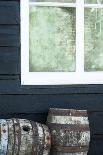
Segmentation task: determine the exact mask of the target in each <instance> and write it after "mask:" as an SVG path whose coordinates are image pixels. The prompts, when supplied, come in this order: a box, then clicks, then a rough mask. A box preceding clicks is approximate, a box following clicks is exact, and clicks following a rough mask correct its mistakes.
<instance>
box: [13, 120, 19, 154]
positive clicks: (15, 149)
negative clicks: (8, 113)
mask: <svg viewBox="0 0 103 155" xmlns="http://www.w3.org/2000/svg"><path fill="white" fill-rule="evenodd" d="M12 121H13V128H14V146H13V154H19V152H20V145H21V128H20V123H19V120H18V119H16V118H14V119H12Z"/></svg>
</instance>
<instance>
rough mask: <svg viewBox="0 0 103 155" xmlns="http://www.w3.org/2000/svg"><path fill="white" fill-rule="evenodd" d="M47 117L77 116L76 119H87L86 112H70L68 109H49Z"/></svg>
mask: <svg viewBox="0 0 103 155" xmlns="http://www.w3.org/2000/svg"><path fill="white" fill-rule="evenodd" d="M49 115H55V116H77V117H88V113H87V111H86V110H72V109H71V110H70V109H66V110H64V109H52V108H51V109H50V110H49Z"/></svg>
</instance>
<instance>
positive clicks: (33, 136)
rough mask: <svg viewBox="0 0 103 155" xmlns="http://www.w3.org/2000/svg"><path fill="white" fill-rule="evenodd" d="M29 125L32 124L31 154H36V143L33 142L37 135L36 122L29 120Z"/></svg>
mask: <svg viewBox="0 0 103 155" xmlns="http://www.w3.org/2000/svg"><path fill="white" fill-rule="evenodd" d="M30 123H31V126H32V132H33V135H32V139H33V143H32V155H36V152H37V144H36V143H35V139H36V137H38V131H37V125H36V123H34V122H33V121H30Z"/></svg>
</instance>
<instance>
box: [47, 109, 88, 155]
mask: <svg viewBox="0 0 103 155" xmlns="http://www.w3.org/2000/svg"><path fill="white" fill-rule="evenodd" d="M47 125H48V127H49V128H50V131H51V141H52V142H51V144H52V147H51V155H87V152H88V149H89V142H90V128H89V121H88V114H87V111H85V110H72V109H71V110H69V109H50V111H49V114H48V118H47Z"/></svg>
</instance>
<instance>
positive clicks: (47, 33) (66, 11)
mask: <svg viewBox="0 0 103 155" xmlns="http://www.w3.org/2000/svg"><path fill="white" fill-rule="evenodd" d="M75 14H76V11H75V9H74V8H56V7H34V6H30V18H29V19H30V21H29V22H30V26H29V28H30V31H29V34H30V37H29V44H30V50H29V51H30V53H29V55H30V57H29V65H30V67H29V70H30V71H31V72H38V71H41V72H48V71H49V72H69V71H75V35H76V32H75V31H76V30H75V29H76V28H75V24H76V21H75V20H76V19H75Z"/></svg>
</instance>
